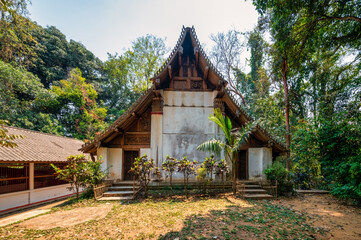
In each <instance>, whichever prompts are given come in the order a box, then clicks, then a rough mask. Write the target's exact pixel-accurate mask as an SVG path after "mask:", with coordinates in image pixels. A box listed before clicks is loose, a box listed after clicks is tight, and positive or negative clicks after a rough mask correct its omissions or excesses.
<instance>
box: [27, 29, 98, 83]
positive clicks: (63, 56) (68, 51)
mask: <svg viewBox="0 0 361 240" xmlns="http://www.w3.org/2000/svg"><path fill="white" fill-rule="evenodd" d="M31 34H32V36H33V37H34V38H35V39H36V41H37V43H38V44H37V45H36V47H35V52H36V55H37V57H36V58H35V59H34V63H33V65H32V66H31V67H30V68H29V70H30V71H31V72H32V73H33V74H35V75H37V76H38V77H39V78H40V80H41V82H42V83H43V84H44V86H45V87H46V88H50V87H51V86H52V85H53V84H54V83H56V82H57V81H59V80H61V79H65V78H67V77H68V73H69V70H71V69H73V68H79V69H80V71H81V72H82V73H83V75H84V77H85V78H86V79H87V81H89V82H91V83H93V84H95V83H97V82H100V81H101V80H102V76H101V72H102V68H103V63H102V62H101V61H100V60H99V59H98V58H96V57H95V56H94V54H93V53H91V52H90V51H89V50H87V49H86V48H85V46H84V45H82V44H81V43H79V42H76V41H74V40H70V42H68V41H67V40H66V36H65V35H64V34H63V33H61V32H60V31H59V30H58V29H57V28H56V27H54V26H49V27H46V28H43V27H41V26H39V25H36V27H35V28H33V30H32V31H31Z"/></svg>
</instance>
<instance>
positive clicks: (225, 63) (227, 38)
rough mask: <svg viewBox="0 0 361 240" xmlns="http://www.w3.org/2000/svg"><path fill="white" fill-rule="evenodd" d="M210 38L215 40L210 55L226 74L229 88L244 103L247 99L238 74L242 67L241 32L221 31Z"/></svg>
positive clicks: (218, 67)
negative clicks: (240, 85)
mask: <svg viewBox="0 0 361 240" xmlns="http://www.w3.org/2000/svg"><path fill="white" fill-rule="evenodd" d="M210 39H211V40H212V41H213V42H214V44H215V45H214V46H213V47H212V49H211V52H210V57H211V58H212V61H213V62H214V63H215V66H216V67H217V69H220V71H221V72H222V73H223V74H224V75H225V77H226V80H227V81H228V83H229V86H230V87H229V90H230V91H232V92H233V93H235V94H236V95H237V96H238V97H239V98H241V99H242V102H243V104H244V105H246V100H245V97H244V96H243V94H242V93H241V92H240V90H239V88H238V87H237V82H236V76H237V72H238V71H239V69H240V55H241V53H242V50H243V44H242V43H241V33H240V32H238V31H236V30H230V31H228V32H226V33H223V32H220V33H217V34H211V36H210Z"/></svg>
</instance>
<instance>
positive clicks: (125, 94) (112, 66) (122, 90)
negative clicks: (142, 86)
mask: <svg viewBox="0 0 361 240" xmlns="http://www.w3.org/2000/svg"><path fill="white" fill-rule="evenodd" d="M129 65H130V59H129V58H128V57H127V55H126V54H123V55H121V56H118V55H110V54H109V55H108V60H107V61H106V62H105V63H104V73H105V80H104V81H102V83H101V89H102V92H101V94H100V96H99V97H100V98H101V99H102V100H103V101H104V105H105V106H106V107H107V108H108V116H107V119H108V121H114V120H116V119H117V118H118V117H119V116H121V115H122V114H123V112H124V111H125V110H126V109H128V108H129V107H130V106H131V105H132V103H133V102H135V100H136V99H137V98H138V97H139V93H136V92H135V91H134V90H133V86H132V85H131V84H130V82H129V81H128V76H129V74H130V73H129V71H130V69H129Z"/></svg>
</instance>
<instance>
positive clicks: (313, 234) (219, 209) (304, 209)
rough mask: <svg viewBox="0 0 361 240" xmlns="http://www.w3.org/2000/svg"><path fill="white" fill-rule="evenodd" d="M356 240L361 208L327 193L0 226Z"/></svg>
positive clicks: (137, 205) (149, 205) (33, 234)
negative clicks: (342, 201) (344, 202)
mask: <svg viewBox="0 0 361 240" xmlns="http://www.w3.org/2000/svg"><path fill="white" fill-rule="evenodd" d="M10 238H11V239H54V238H56V239H104V238H107V239H172V240H173V239H361V209H360V208H356V207H352V206H346V205H343V204H342V203H341V202H339V201H338V200H337V199H336V198H334V197H332V196H330V195H300V196H297V197H291V198H281V199H278V200H272V201H269V202H268V201H244V200H242V199H240V198H237V197H234V196H233V195H232V194H225V195H220V196H218V197H204V198H203V197H196V198H189V199H185V198H182V197H179V199H177V198H169V199H168V198H165V199H148V200H140V201H136V202H125V203H120V202H96V201H94V200H86V201H83V202H79V203H74V204H70V205H65V206H63V207H58V208H55V209H53V210H52V212H50V213H48V214H45V215H42V216H38V217H34V218H31V219H28V220H25V221H23V222H20V223H15V224H13V225H9V226H7V227H3V228H0V239H10Z"/></svg>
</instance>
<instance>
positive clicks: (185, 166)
mask: <svg viewBox="0 0 361 240" xmlns="http://www.w3.org/2000/svg"><path fill="white" fill-rule="evenodd" d="M196 164H197V161H189V160H188V159H187V156H185V157H184V158H182V159H181V160H179V161H178V163H177V167H178V169H177V170H178V172H182V173H183V176H184V191H185V193H186V196H188V192H187V189H188V180H189V175H192V174H195V173H196V169H195V166H196Z"/></svg>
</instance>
